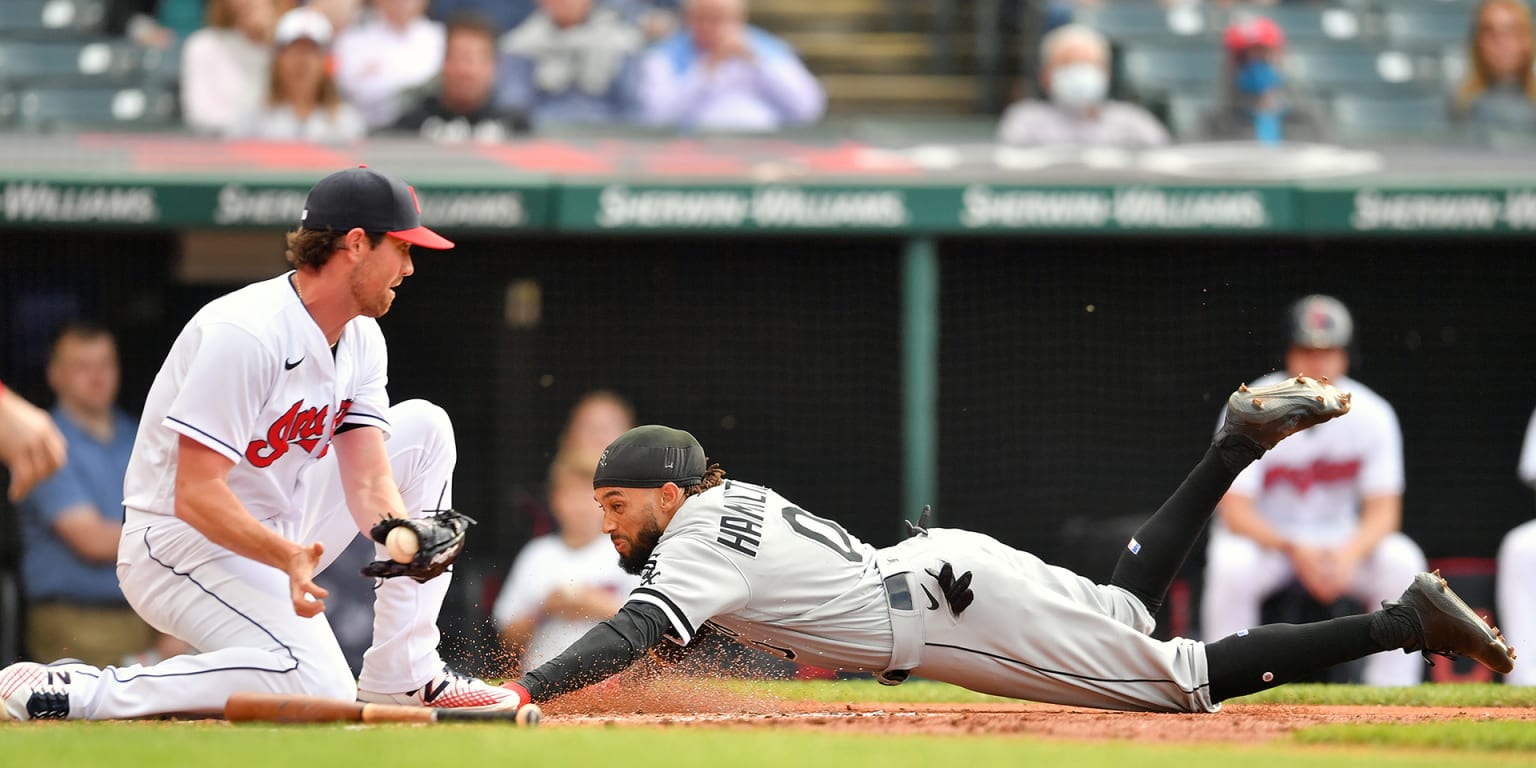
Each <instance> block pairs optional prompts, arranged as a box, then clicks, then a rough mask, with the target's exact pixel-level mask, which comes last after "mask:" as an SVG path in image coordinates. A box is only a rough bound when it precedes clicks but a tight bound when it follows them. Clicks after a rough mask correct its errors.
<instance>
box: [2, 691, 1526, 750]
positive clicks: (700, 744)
mask: <svg viewBox="0 0 1536 768" xmlns="http://www.w3.org/2000/svg"><path fill="white" fill-rule="evenodd" d="M720 685H722V686H725V687H728V688H738V689H741V690H746V691H752V692H756V693H759V694H766V695H770V696H776V697H779V698H782V699H792V700H799V701H817V702H825V703H829V704H835V703H841V702H875V703H880V702H910V703H940V702H943V703H982V704H985V703H988V702H999V701H1005V700H1004V699H998V698H996V697H991V696H983V695H980V694H975V693H971V692H969V691H965V690H962V689H959V688H955V687H953V686H949V685H944V684H941V683H934V682H930V681H912V682H909V683H907V684H905V685H901V686H897V687H886V686H881V685H878V684H876V683H874V681H871V680H850V681H815V682H795V681H776V682H766V683H765V682H742V681H733V682H723V683H720ZM1239 701H1240V702H1242V703H1261V702H1263V703H1281V704H1362V705H1370V704H1396V705H1404V706H1440V707H1475V706H1536V689H1517V688H1506V687H1502V686H1490V685H1426V686H1419V687H1416V688H1407V689H1373V688H1360V687H1347V686H1320V685H1314V686H1288V687H1286V688H1282V689H1276V690H1275V691H1272V692H1268V693H1266V694H1263V695H1260V696H1252V697H1248V698H1245V699H1241V700H1239ZM1227 716H1232V717H1240V716H1241V715H1236V714H1232V715H1227ZM1218 717H1221V716H1218ZM551 722H556V720H555V719H554V718H551ZM0 753H3V754H4V756H5V757H4V760H3V761H0V764H3V765H7V766H10V765H15V766H18V767H20V766H48V767H49V768H59V767H68V766H87V765H89V766H98V765H101V766H113V768H117V767H119V766H121V767H122V768H136V767H137V766H144V767H145V768H180V766H187V767H188V768H225V767H226V766H227V767H228V768H258V767H260V768H265V767H266V766H282V768H307V766H311V765H315V766H321V767H322V768H349V767H350V766H362V767H366V768H379V767H380V766H414V765H426V766H436V767H440V768H461V767H462V768H479V766H486V765H489V766H494V768H525V767H526V768H533V767H538V766H588V765H592V766H603V767H604V768H607V767H608V766H612V765H614V764H617V763H620V762H624V763H637V764H645V765H651V764H655V765H663V766H666V768H693V767H694V766H699V767H700V768H703V767H704V766H708V767H709V768H718V767H719V766H720V765H721V764H728V765H730V766H731V768H755V767H756V766H768V767H771V768H815V767H817V766H836V767H837V768H849V767H850V766H858V765H871V766H881V767H882V768H885V767H887V766H899V765H921V766H924V767H925V768H932V767H933V766H941V765H959V766H966V767H967V768H973V767H974V768H980V767H982V766H987V767H989V768H990V766H994V765H1000V766H1007V765H1029V766H1032V767H1033V766H1056V765H1069V766H1106V768H1109V767H1111V766H1113V768H1124V766H1125V765H1128V764H1129V765H1135V766H1137V768H1142V767H1143V766H1145V767H1147V768H1190V766H1192V765H1203V764H1224V763H1234V762H1236V763H1240V764H1241V765H1242V766H1243V768H1267V767H1268V766H1276V767H1277V768H1310V767H1312V766H1321V767H1326V768H1332V767H1333V766H1338V768H1359V766H1360V765H1361V764H1362V763H1363V764H1370V765H1382V764H1390V765H1391V766H1393V768H1417V767H1418V766H1424V768H1446V766H1447V765H1455V766H1457V768H1462V766H1513V765H1531V764H1533V762H1536V723H1529V722H1508V721H1504V722H1479V721H1466V720H1460V721H1455V722H1449V721H1447V722H1436V723H1427V724H1422V725H1363V726H1362V725H1329V726H1319V727H1313V728H1307V729H1302V730H1300V731H1297V732H1296V733H1295V734H1293V735H1292V736H1291V737H1287V738H1280V739H1274V740H1270V741H1266V742H1262V743H1257V744H1193V745H1189V744H1158V743H1140V742H1133V741H1108V742H1072V741H1060V740H1048V739H1039V738H1033V737H1029V736H1017V735H983V734H971V733H965V734H960V733H957V734H954V735H945V736H931V735H921V734H910V735H909V734H871V733H843V732H838V731H836V730H832V729H805V728H796V729H793V730H790V729H784V728H757V729H727V728H717V727H706V728H686V727H680V726H677V725H672V726H661V727H656V728H628V727H617V728H604V727H582V728H549V727H546V728H541V729H536V730H527V729H517V728H508V727H504V726H491V725H441V726H433V727H412V726H399V727H377V726H367V727H357V726H350V727H349V726H311V727H294V726H289V727H273V726H260V725H245V726H231V725H228V724H224V723H196V722H194V723H187V722H129V723H74V722H72V723H28V724H14V725H0Z"/></svg>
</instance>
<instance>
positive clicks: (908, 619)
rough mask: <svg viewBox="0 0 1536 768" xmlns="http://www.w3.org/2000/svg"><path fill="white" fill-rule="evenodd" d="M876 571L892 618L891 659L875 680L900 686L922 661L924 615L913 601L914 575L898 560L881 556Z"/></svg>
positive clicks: (876, 561)
mask: <svg viewBox="0 0 1536 768" xmlns="http://www.w3.org/2000/svg"><path fill="white" fill-rule="evenodd" d="M875 572H876V573H878V574H879V575H880V582H881V585H882V586H883V587H884V589H885V604H886V608H887V610H889V611H890V615H891V660H890V663H889V664H888V665H887V666H886V668H885V669H884V670H883V671H881V672H880V673H879V674H877V675H875V679H876V680H877V681H879V682H880V683H881V684H883V685H900V684H901V683H903V682H906V679H907V676H908V675H910V674H911V670H912V669H913V668H914V667H916V666H917V665H918V663H919V662H920V661H921V659H922V650H923V612H922V610H921V609H919V608H918V607H917V606H916V605H915V604H914V602H913V600H912V579H913V574H912V573H911V571H909V570H907V569H906V568H905V567H904V566H903V565H902V564H901V563H900V562H899V559H898V558H896V557H893V556H891V555H885V554H882V555H880V556H879V557H878V558H877V559H876V560H875Z"/></svg>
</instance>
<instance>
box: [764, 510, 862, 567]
mask: <svg viewBox="0 0 1536 768" xmlns="http://www.w3.org/2000/svg"><path fill="white" fill-rule="evenodd" d="M784 522H786V523H789V527H790V528H792V529H794V531H795V533H798V534H800V535H801V536H804V537H805V538H807V539H810V540H811V541H814V542H816V543H817V544H820V545H822V546H823V547H826V548H827V549H830V550H832V551H833V552H836V553H837V554H838V555H839V556H841V557H842V558H843V559H844V560H847V561H848V562H850V563H857V562H859V561H861V560H863V559H864V558H863V556H861V555H860V554H859V553H858V552H857V551H856V550H854V548H853V538H852V537H851V536H849V535H848V532H847V531H845V530H843V527H842V526H841V525H838V524H837V523H835V522H832V521H831V520H828V519H826V518H824V517H817V516H815V515H813V514H811V513H809V512H807V511H805V510H803V509H800V508H798V507H785V508H784ZM829 534H830V535H829ZM833 536H836V537H837V540H836V541H834V540H833Z"/></svg>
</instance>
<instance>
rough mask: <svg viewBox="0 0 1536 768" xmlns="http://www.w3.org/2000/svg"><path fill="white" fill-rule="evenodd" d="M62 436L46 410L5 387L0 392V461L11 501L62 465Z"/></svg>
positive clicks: (63, 447)
mask: <svg viewBox="0 0 1536 768" xmlns="http://www.w3.org/2000/svg"><path fill="white" fill-rule="evenodd" d="M65 456H66V454H65V444H64V436H63V435H62V434H59V428H58V427H57V426H55V425H54V423H53V419H52V418H51V417H49V415H48V412H47V411H45V410H43V409H41V408H38V407H37V406H35V405H33V404H31V403H29V402H27V401H26V400H23V399H21V396H20V395H18V394H16V393H15V392H12V391H11V390H9V389H7V390H5V391H4V392H0V463H4V464H5V466H6V468H8V469H9V470H10V471H11V487H10V491H9V493H8V494H7V495H9V496H10V499H11V501H21V499H22V497H24V496H26V495H27V492H29V491H31V490H32V486H34V485H36V484H37V482H38V481H39V480H42V479H43V478H45V477H47V476H49V475H51V474H53V473H54V472H55V471H57V470H58V468H59V467H61V466H63V465H64V460H65Z"/></svg>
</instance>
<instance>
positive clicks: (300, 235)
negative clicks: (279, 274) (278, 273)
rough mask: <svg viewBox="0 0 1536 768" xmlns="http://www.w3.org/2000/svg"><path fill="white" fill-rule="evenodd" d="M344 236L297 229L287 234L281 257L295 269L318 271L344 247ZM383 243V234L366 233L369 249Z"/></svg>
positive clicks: (329, 230) (341, 233) (331, 232)
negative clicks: (286, 247) (285, 248)
mask: <svg viewBox="0 0 1536 768" xmlns="http://www.w3.org/2000/svg"><path fill="white" fill-rule="evenodd" d="M349 231H350V230H349ZM346 236H347V233H346V232H337V231H335V230H333V229H305V228H303V227H299V228H298V229H296V230H294V231H292V232H289V233H288V250H287V251H286V252H285V253H284V254H283V256H285V257H286V258H287V259H288V263H289V264H292V265H293V266H295V267H312V268H314V269H319V268H321V267H323V266H325V263H326V262H327V261H330V260H331V254H333V253H335V252H337V251H339V250H341V249H343V248H345V247H346V243H345V242H343V239H344V238H345V237H346ZM383 241H384V233H383V232H369V233H368V245H369V247H372V248H377V247H379V243H381V242H383Z"/></svg>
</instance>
